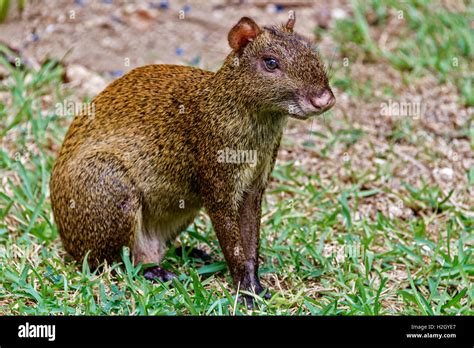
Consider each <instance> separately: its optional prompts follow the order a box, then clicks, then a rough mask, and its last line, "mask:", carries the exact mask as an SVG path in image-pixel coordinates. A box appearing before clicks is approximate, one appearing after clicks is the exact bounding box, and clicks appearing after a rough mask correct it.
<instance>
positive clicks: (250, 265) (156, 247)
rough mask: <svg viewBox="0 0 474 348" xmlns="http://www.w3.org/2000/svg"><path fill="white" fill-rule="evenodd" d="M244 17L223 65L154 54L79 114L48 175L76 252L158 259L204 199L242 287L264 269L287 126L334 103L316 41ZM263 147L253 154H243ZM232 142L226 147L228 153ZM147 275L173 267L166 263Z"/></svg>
mask: <svg viewBox="0 0 474 348" xmlns="http://www.w3.org/2000/svg"><path fill="white" fill-rule="evenodd" d="M294 23H295V20H294V17H290V19H289V20H288V23H287V24H286V25H282V26H275V27H264V28H262V29H261V28H260V27H259V26H258V25H257V24H256V23H255V22H254V21H253V20H251V19H250V18H247V17H244V18H242V19H241V20H240V21H239V22H238V23H237V24H236V25H235V26H234V27H233V28H232V29H231V30H230V32H229V35H228V40H229V45H230V47H231V48H232V52H231V53H230V54H229V55H228V56H227V58H226V60H225V62H224V64H223V66H222V67H221V68H220V69H219V70H218V71H217V72H216V73H213V72H209V71H204V70H200V69H196V68H191V67H185V66H177V65H149V66H144V67H140V68H137V69H134V70H132V71H131V72H129V73H128V74H126V75H124V76H123V77H121V78H119V79H118V80H116V81H114V82H113V83H111V84H110V85H109V86H108V87H107V88H106V89H105V90H104V91H103V92H102V93H100V94H99V95H98V96H97V97H96V98H95V99H94V100H93V106H94V108H93V110H94V113H93V114H86V113H82V114H78V115H76V117H75V118H74V121H73V122H72V124H71V126H70V128H69V130H68V132H67V134H66V137H65V139H64V143H63V145H62V148H61V151H60V153H59V156H58V158H57V161H56V163H55V166H54V169H53V172H52V178H51V183H50V188H51V202H52V207H53V213H54V218H55V222H56V224H57V226H58V229H59V233H60V236H61V239H62V241H63V244H64V246H65V248H66V250H67V252H68V253H69V254H71V255H72V256H73V257H74V258H75V259H76V260H83V258H84V257H85V255H86V253H87V252H88V251H89V255H88V261H89V263H90V264H91V266H92V267H95V266H97V265H99V264H100V263H102V262H103V261H104V260H107V261H109V262H111V261H115V260H120V255H121V250H122V247H124V246H128V247H129V248H130V249H131V252H132V255H133V258H134V261H135V262H136V263H138V262H142V263H155V264H157V265H158V264H159V263H160V261H161V259H162V257H163V255H164V254H165V252H166V248H167V243H168V242H170V241H172V240H173V239H174V238H175V237H176V236H177V235H178V233H179V232H181V231H183V230H185V229H186V227H187V226H188V225H189V224H190V223H191V222H192V221H193V220H194V218H195V217H196V215H197V214H198V212H199V210H200V209H201V208H202V207H204V208H205V209H206V211H207V213H208V214H209V216H210V218H211V221H212V224H213V227H214V230H215V232H216V235H217V237H218V239H219V243H220V245H221V247H222V251H223V253H224V256H225V259H226V261H227V264H228V267H229V270H230V273H231V275H232V278H233V281H234V283H235V285H236V286H240V289H246V290H253V291H255V292H257V293H260V292H262V291H263V288H262V286H261V285H260V282H259V278H258V245H259V230H260V217H261V201H262V195H263V192H264V190H265V187H266V186H267V183H268V181H269V178H270V175H271V172H272V169H273V167H274V164H275V159H276V155H277V151H278V148H279V145H280V139H281V136H282V132H283V128H284V126H285V123H286V121H287V119H288V116H292V117H295V118H299V119H306V118H308V117H309V116H312V115H316V114H320V113H322V112H324V111H326V110H328V109H329V108H331V107H332V106H333V105H334V102H335V99H334V96H333V94H332V92H331V89H330V88H329V85H328V79H327V76H326V74H325V70H324V65H323V63H322V62H321V60H320V58H319V57H318V55H317V54H316V53H315V52H314V51H313V49H312V47H311V44H310V43H309V42H308V41H307V40H306V39H304V38H302V37H301V36H299V35H298V34H296V33H294V32H293V26H294ZM249 153H252V154H255V158H254V161H250V160H248V156H247V157H245V156H240V155H241V154H249ZM229 154H230V155H229ZM145 275H146V276H147V277H150V278H153V277H158V278H161V279H164V280H166V279H169V277H170V276H171V275H172V274H170V272H168V271H166V270H164V269H162V268H161V267H159V266H156V267H155V268H151V269H149V270H148V273H146V274H145Z"/></svg>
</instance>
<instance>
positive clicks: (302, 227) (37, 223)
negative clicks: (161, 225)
mask: <svg viewBox="0 0 474 348" xmlns="http://www.w3.org/2000/svg"><path fill="white" fill-rule="evenodd" d="M397 6H398V5H396V4H395V3H392V2H390V1H389V2H385V3H383V2H380V1H372V2H369V5H360V4H354V7H353V8H354V9H355V13H354V15H353V16H352V17H350V18H348V19H346V20H344V22H343V23H342V24H341V23H339V24H338V25H337V27H336V29H335V31H334V38H335V44H336V45H337V47H339V49H340V56H339V57H338V59H340V60H341V61H342V58H343V57H345V52H344V49H347V48H346V47H349V46H348V45H349V43H350V42H351V40H352V42H356V43H358V44H359V45H358V46H357V48H356V49H355V50H352V54H354V57H355V58H354V59H358V58H357V57H363V56H368V55H372V56H371V57H369V58H370V59H369V60H368V61H367V62H365V63H364V67H367V68H370V66H372V65H373V66H376V65H377V64H390V65H392V67H393V68H394V69H395V70H396V71H398V72H399V73H400V75H401V76H404V75H406V74H408V75H409V76H410V79H415V80H416V79H417V78H418V77H419V78H421V77H423V76H425V75H426V74H436V78H437V79H438V82H437V83H439V84H448V83H449V80H450V79H451V78H454V79H455V81H458V80H457V77H456V76H454V77H452V76H451V74H450V71H449V69H448V70H447V71H444V70H443V66H444V65H443V64H442V63H440V62H443V61H445V60H446V59H449V57H450V56H451V55H452V54H457V55H459V57H465V58H469V57H472V46H471V48H470V51H468V52H467V55H463V53H462V52H461V51H459V45H457V44H455V43H450V44H447V46H446V50H448V51H449V52H450V53H449V52H448V53H446V51H443V52H440V53H439V57H437V58H438V59H434V60H433V59H428V58H429V57H430V55H431V54H432V52H431V51H430V49H429V47H431V46H430V45H432V43H430V42H436V40H438V39H439V38H438V35H439V32H438V31H434V30H432V27H433V26H434V25H435V24H436V23H437V22H436V21H438V20H443V19H442V18H444V17H442V18H440V17H439V16H441V11H440V10H439V11H438V10H436V11H437V12H436V13H438V12H439V13H438V14H439V16H438V15H437V16H433V17H432V19H430V18H431V17H430V16H428V12H427V7H426V6H427V5H426V3H425V2H424V1H413V2H412V3H410V5H406V4H405V5H404V6H409V12H410V15H409V17H408V19H407V21H408V23H411V21H413V23H416V21H419V20H420V18H422V19H423V21H424V22H423V23H422V25H424V26H426V30H421V31H419V30H418V29H417V28H415V27H414V28H412V27H411V25H410V24H409V25H407V26H406V27H404V28H403V30H407V32H408V33H412V34H413V35H411V36H407V37H409V39H407V40H400V41H399V42H398V41H397V42H398V45H400V47H402V46H403V47H408V48H407V49H409V47H412V48H413V47H418V49H419V52H418V53H419V54H418V57H419V59H418V60H415V61H414V62H415V63H414V65H410V64H408V67H409V69H407V65H406V64H398V63H397V62H399V60H400V59H404V58H403V57H404V53H403V52H404V51H403V50H395V49H394V50H393V51H392V52H391V53H386V52H385V53H384V51H383V50H382V49H381V48H380V47H378V45H377V43H376V42H377V41H375V40H374V39H372V37H373V36H374V35H375V34H376V32H377V30H381V28H384V25H386V23H387V22H388V21H390V20H391V16H392V11H393V9H394V8H395V9H396V8H397ZM371 13H375V15H376V17H377V18H378V19H377V20H373V19H372V20H373V21H375V23H376V24H369V20H368V18H370V16H369V14H371ZM442 16H446V18H451V17H452V16H453V15H452V14H449V13H447V14H445V15H442ZM412 17H413V18H412ZM351 21H352V22H353V23H357V26H356V28H357V29H356V31H355V33H354V36H352V37H351V36H350V34H347V33H348V32H346V34H345V35H342V32H345V29H344V28H346V25H347V23H351ZM426 21H428V22H427V23H426ZM344 23H345V24H344ZM450 23H451V22H450ZM452 23H453V25H454V26H455V28H454V29H455V30H458V31H459V33H461V32H463V30H464V29H463V28H462V26H463V25H464V22H462V21H460V20H457V19H456V20H455V19H453V20H452ZM430 28H431V29H430ZM419 32H421V33H424V34H423V35H425V36H417V35H422V34H416V33H419ZM440 32H441V33H444V32H443V31H440ZM445 34H446V33H444V34H442V35H445ZM446 35H451V34H446ZM453 35H454V34H453ZM441 38H442V39H446V38H447V36H442V37H441ZM448 38H450V37H448ZM430 40H432V41H430ZM470 40H472V34H470V36H468V37H467V41H466V42H470ZM425 44H426V45H427V47H424V46H423V45H425ZM410 45H411V46H410ZM435 47H436V46H435ZM2 52H3V55H0V64H1V66H3V67H4V68H5V69H7V77H5V78H4V79H3V80H0V136H1V142H2V147H1V150H0V170H1V172H2V190H1V191H0V313H2V314H40V315H49V314H68V315H74V314H86V315H115V314H121V315H128V314H133V315H184V314H186V315H187V314H193V315H233V314H235V315H241V314H253V315H301V314H306V315H307V314H311V315H387V314H392V315H398V314H405V315H417V314H426V315H472V314H474V311H473V309H472V307H473V299H474V289H473V287H472V284H473V280H474V263H473V245H474V234H473V229H474V220H473V209H472V205H469V194H470V193H472V185H473V182H472V181H473V179H472V177H474V175H473V174H472V173H473V172H474V170H473V169H472V167H471V168H470V169H468V170H467V171H466V172H465V173H463V174H462V175H465V178H464V181H463V180H459V181H458V182H455V183H454V184H452V185H451V186H449V185H448V189H446V187H444V186H443V185H444V184H445V183H443V182H437V181H436V180H432V178H431V177H430V176H429V175H426V176H422V178H421V179H420V178H417V179H416V180H414V179H413V178H412V177H411V176H410V175H405V174H400V172H403V168H404V167H406V166H407V165H414V164H416V165H418V166H419V167H422V168H423V167H426V166H428V165H429V164H433V163H434V164H436V163H441V162H442V161H446V156H445V155H444V154H442V153H441V150H440V149H439V148H438V147H433V146H426V144H425V140H424V138H422V137H421V136H420V131H421V130H425V129H423V128H422V127H423V124H421V123H419V122H418V123H417V122H414V121H413V120H411V119H402V120H399V121H397V122H394V123H393V125H392V128H391V129H390V132H386V133H385V132H382V131H380V132H378V133H374V130H373V128H369V127H367V125H366V124H363V123H361V122H359V119H358V117H359V116H360V115H365V114H370V109H360V110H359V109H356V110H355V111H347V112H346V111H345V110H351V109H350V108H349V109H346V108H345V106H344V101H341V106H340V110H341V112H339V113H336V112H334V113H333V114H332V116H330V117H328V118H327V119H325V120H324V123H323V125H317V126H318V127H319V128H320V129H316V130H313V131H312V132H311V135H308V134H305V136H304V137H305V139H306V140H305V141H303V143H302V144H301V145H300V146H301V148H298V144H297V141H296V140H295V139H294V138H292V137H290V136H287V137H285V140H284V144H283V148H284V149H288V148H295V149H297V151H296V150H295V151H296V152H298V153H299V155H300V156H302V157H314V158H316V159H317V162H318V163H323V164H324V167H322V170H321V169H319V170H312V169H311V166H304V165H301V163H300V162H299V161H298V160H294V159H288V158H285V157H284V156H282V158H281V160H280V161H279V163H278V165H277V167H276V168H275V171H274V175H273V177H274V180H273V183H272V185H271V187H270V188H269V189H268V192H267V195H266V200H265V204H264V216H263V221H262V238H261V264H260V274H261V276H262V278H263V282H264V284H265V285H267V286H269V287H270V289H271V291H272V293H273V297H272V298H271V299H270V300H263V299H257V302H258V304H259V306H258V308H256V309H255V310H253V311H251V310H248V309H247V308H246V307H245V306H243V305H241V304H240V303H239V302H237V301H236V300H235V294H234V292H233V290H232V287H231V283H230V280H231V279H230V276H229V273H228V271H227V267H226V265H225V263H224V262H223V256H222V253H221V251H220V249H219V246H218V243H217V240H216V237H215V234H214V232H213V230H212V226H211V224H210V221H209V219H208V218H207V216H205V215H204V214H202V215H200V216H199V218H198V219H196V221H195V222H194V224H193V225H192V226H190V227H189V228H188V230H187V231H186V232H184V233H183V234H181V236H180V237H179V240H178V243H177V245H179V244H183V245H189V246H198V247H201V248H205V249H206V250H208V251H209V253H210V255H211V256H212V258H213V261H212V263H211V264H204V263H203V262H202V261H201V260H198V259H193V258H190V257H188V256H186V255H183V256H182V257H177V256H176V255H175V253H174V252H173V249H174V248H175V246H174V245H173V246H171V248H170V251H169V252H168V254H167V256H166V258H165V261H164V266H165V267H166V268H168V269H170V270H172V271H174V272H176V273H177V274H180V277H179V279H178V280H176V281H174V282H173V284H151V283H149V282H148V281H146V280H145V279H144V278H143V276H142V275H141V269H142V266H141V265H139V266H133V264H132V263H131V262H130V256H129V254H128V250H126V249H125V250H124V253H123V262H122V263H118V264H113V265H106V267H105V269H104V270H103V271H101V272H91V270H90V269H89V268H88V266H87V264H77V263H74V262H71V261H68V260H67V259H66V258H65V253H64V250H63V248H62V246H61V243H60V240H59V237H58V232H57V229H56V226H55V225H54V223H53V218H52V213H51V206H50V202H49V191H48V181H49V173H50V171H51V167H52V164H53V162H54V158H55V155H56V153H57V151H58V146H59V145H60V143H61V141H62V138H63V136H64V133H65V130H66V129H67V125H68V124H69V122H70V120H71V119H72V115H66V116H62V115H58V114H57V113H56V111H57V108H56V105H57V103H62V102H63V100H65V99H66V98H71V95H73V94H74V91H68V90H67V89H64V88H62V80H61V76H62V74H63V67H62V66H61V65H60V64H58V63H57V62H55V61H49V62H47V63H45V64H43V65H42V66H41V68H40V69H39V70H35V69H33V68H31V67H28V66H25V65H20V66H17V67H14V66H11V65H10V64H9V63H8V62H7V60H6V59H5V57H6V56H10V57H12V56H14V54H13V53H12V52H9V51H8V50H6V49H3V51H2ZM390 57H392V58H390ZM393 57H396V58H393ZM408 58H409V56H408ZM408 58H407V59H408ZM435 58H436V57H435ZM410 62H411V61H410ZM467 64H468V63H467V61H462V62H461V64H460V65H459V67H458V69H459V70H458V71H459V72H460V74H461V75H462V74H464V73H466V72H467V71H468V65H467ZM356 67H357V66H356V64H353V63H351V64H350V65H349V67H337V66H336V67H335V71H334V76H333V82H334V84H335V85H336V87H337V88H338V89H339V91H340V94H341V95H342V94H346V95H347V97H348V98H349V100H351V101H357V102H360V103H362V104H363V105H364V107H367V108H369V106H370V105H371V103H378V102H380V98H382V99H383V98H398V97H400V94H401V93H400V90H399V88H395V87H393V86H390V81H389V82H388V83H387V84H386V86H387V88H385V89H382V97H375V96H373V95H372V94H373V93H372V92H373V90H375V89H377V88H378V87H377V85H376V81H374V84H373V85H368V86H367V85H366V84H365V83H364V82H363V81H362V80H361V79H360V78H361V76H360V75H354V74H353V72H354V71H355V70H356ZM471 70H472V69H471ZM402 80H403V78H402ZM456 86H461V88H462V86H463V84H461V85H458V84H456ZM392 87H393V88H392ZM401 88H402V90H403V89H404V88H406V86H402V87H401ZM458 92H459V93H460V95H463V92H462V89H461V90H459V89H458ZM462 98H463V99H461V100H460V101H459V108H460V110H461V109H462V108H465V107H466V105H467V104H469V99H468V98H467V99H466V95H464V97H462ZM362 104H360V105H362ZM462 110H464V109H462ZM372 113H373V112H372ZM366 123H367V122H366ZM471 124H472V118H468V120H467V121H465V122H463V123H462V124H461V125H460V126H459V127H458V128H456V129H452V131H453V132H454V133H455V134H458V133H459V137H460V138H459V139H460V140H459V139H458V140H457V141H465V142H466V143H467V144H468V147H469V149H470V150H469V151H470V153H471V156H472V151H473V149H474V133H473V132H472V128H471V127H472V126H471ZM306 133H307V131H306ZM308 137H309V138H308ZM377 137H382V142H383V145H386V149H385V150H383V151H382V150H380V149H379V147H380V144H379V143H378V142H377V141H378V140H377ZM432 137H433V138H434V139H435V140H436V141H438V142H442V141H444V140H445V139H446V135H445V134H441V135H437V134H432ZM466 139H467V140H466ZM448 140H449V139H448ZM379 142H380V141H379ZM448 143H449V145H451V143H450V142H448ZM360 146H367V147H366V148H365V147H364V148H359V147H360ZM402 146H403V148H406V147H410V146H411V148H412V149H415V150H416V153H415V155H413V157H410V156H411V155H410V156H408V155H406V156H405V157H402V158H401V159H400V157H401V156H400V151H401V150H400V149H401V148H402ZM370 151H373V153H374V155H373V156H372V157H371V158H368V159H366V158H365V157H363V156H364V155H365V154H366V153H367V152H370ZM469 151H468V152H469ZM403 154H405V153H403ZM459 156H461V154H460V155H459ZM359 157H360V158H362V159H363V163H362V164H360V163H359ZM407 158H408V160H406V159H407ZM366 160H367V161H370V162H364V161H366ZM401 160H403V162H401ZM468 160H469V158H468ZM410 161H411V162H410ZM334 162H336V163H337V171H335V172H334V173H336V174H334V175H332V174H331V172H328V171H327V170H329V169H327V168H331V167H330V165H331V163H332V164H334ZM468 163H469V162H468ZM470 163H472V162H470ZM453 167H454V166H453ZM454 168H455V170H456V173H457V172H458V171H459V170H461V169H458V167H454ZM326 169H327V170H326ZM395 181H397V182H398V183H399V185H392V183H393V182H395ZM466 202H467V203H466ZM379 205H383V208H380V209H379V208H377V207H378V206H379ZM399 211H403V212H405V211H409V212H410V214H411V215H409V216H405V215H404V214H399V213H398V212H399Z"/></svg>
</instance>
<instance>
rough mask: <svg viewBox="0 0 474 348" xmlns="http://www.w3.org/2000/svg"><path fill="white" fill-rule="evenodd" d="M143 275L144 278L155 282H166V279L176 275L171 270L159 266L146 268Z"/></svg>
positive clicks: (168, 279)
mask: <svg viewBox="0 0 474 348" xmlns="http://www.w3.org/2000/svg"><path fill="white" fill-rule="evenodd" d="M143 276H144V277H145V279H147V280H150V281H152V282H157V281H158V282H159V281H161V282H167V281H170V280H172V279H173V278H177V277H178V276H177V275H176V274H174V273H173V272H171V271H168V270H166V269H164V268H163V267H160V266H155V267H150V268H147V269H146V270H145V271H144V272H143Z"/></svg>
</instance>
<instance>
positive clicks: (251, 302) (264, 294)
mask: <svg viewBox="0 0 474 348" xmlns="http://www.w3.org/2000/svg"><path fill="white" fill-rule="evenodd" d="M256 290H257V289H256ZM258 290H259V291H258V292H257V291H255V293H256V294H257V295H259V296H260V297H261V298H263V299H265V300H269V299H270V298H271V297H272V295H271V294H270V292H269V291H268V290H265V289H264V288H261V289H258ZM238 301H239V302H240V303H243V304H246V305H247V308H248V309H254V308H255V307H257V304H256V303H255V298H254V297H253V296H251V295H247V294H241V295H239V299H238Z"/></svg>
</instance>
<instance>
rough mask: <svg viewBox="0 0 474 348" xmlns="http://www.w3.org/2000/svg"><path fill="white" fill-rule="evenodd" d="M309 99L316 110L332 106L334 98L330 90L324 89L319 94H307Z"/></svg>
mask: <svg viewBox="0 0 474 348" xmlns="http://www.w3.org/2000/svg"><path fill="white" fill-rule="evenodd" d="M309 101H310V102H311V104H312V105H313V106H314V108H315V109H316V110H318V111H319V110H320V111H326V110H329V109H330V108H332V107H333V106H334V104H335V103H336V98H334V95H333V94H332V92H331V90H329V89H326V90H325V91H324V92H322V93H320V94H314V95H310V96H309Z"/></svg>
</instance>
